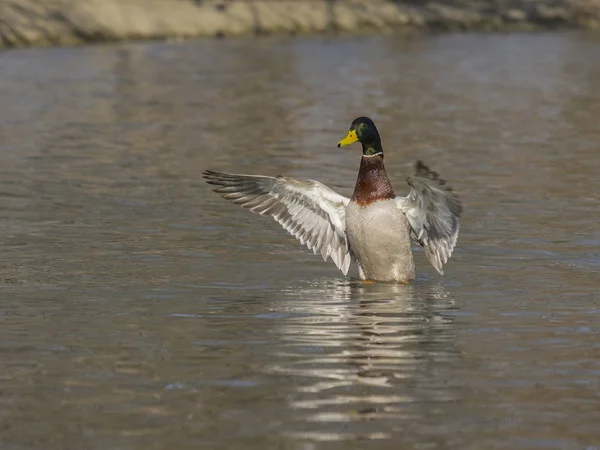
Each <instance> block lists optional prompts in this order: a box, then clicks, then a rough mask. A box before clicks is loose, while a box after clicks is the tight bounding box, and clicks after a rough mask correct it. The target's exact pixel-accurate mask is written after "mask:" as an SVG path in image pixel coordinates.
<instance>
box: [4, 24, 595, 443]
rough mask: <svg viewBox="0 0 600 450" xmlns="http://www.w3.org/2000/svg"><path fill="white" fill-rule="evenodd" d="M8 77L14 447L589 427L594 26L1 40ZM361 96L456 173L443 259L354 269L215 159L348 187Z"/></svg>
mask: <svg viewBox="0 0 600 450" xmlns="http://www.w3.org/2000/svg"><path fill="white" fill-rule="evenodd" d="M0 97H1V99H2V108H0V162H1V164H0V242H1V245H2V258H1V260H0V270H1V272H0V278H1V280H0V281H1V284H0V447H1V448H2V449H7V450H17V449H18V450H24V449H27V450H29V449H44V450H46V449H50V450H54V449H138V448H149V449H163V448H174V449H181V450H185V449H196V448H246V449H266V448H286V449H305V450H313V449H321V448H327V449H333V448H336V449H346V448H361V449H371V448H378V449H398V448H419V449H446V448H456V449H514V448H522V449H559V448H560V449H593V448H600V431H599V430H600V428H599V427H598V424H599V423H600V340H599V332H600V294H599V292H598V291H599V290H600V275H599V271H600V228H599V225H598V222H599V219H600V193H599V192H600V176H599V174H600V126H599V123H600V36H598V35H591V34H576V33H565V34H514V35H510V34H509V35H506V34H497V35H478V34H465V35H441V36H431V37H418V38H413V39H408V40H407V39H406V38H403V39H401V38H398V37H393V36H387V37H356V38H353V37H339V38H327V37H306V38H304V37H303V38H295V39H294V38H289V39H288V38H285V39H275V38H266V39H256V40H255V39H247V40H246V39H240V40H224V41H210V40H207V41H200V42H189V43H184V44H160V43H151V44H127V45H115V46H101V47H92V48H75V49H73V48H63V49H42V50H22V51H21V50H20V51H8V52H4V53H2V54H1V55H0ZM358 115H370V116H372V117H373V118H374V119H375V120H376V122H377V123H378V125H379V127H380V130H381V132H382V136H383V139H384V147H385V149H386V150H387V156H386V161H387V167H388V171H389V174H390V177H391V178H392V180H393V182H394V184H395V186H396V189H397V193H398V194H403V193H404V192H406V188H405V183H404V179H405V177H406V176H407V175H408V174H409V173H410V171H411V167H412V164H413V162H414V160H416V159H417V158H420V159H423V160H425V161H426V162H427V163H429V164H431V165H432V166H433V167H434V168H435V169H436V170H438V171H440V172H441V173H442V175H443V176H444V177H445V178H447V179H448V180H449V181H450V183H451V184H452V186H454V188H455V189H456V190H457V191H458V192H459V194H460V195H461V197H462V199H463V201H464V203H465V215H464V219H463V221H462V227H461V235H460V237H459V242H458V247H457V250H456V252H455V255H454V257H453V258H452V260H451V263H450V264H449V265H448V266H447V270H446V275H445V276H444V277H440V276H438V275H437V274H436V273H435V271H434V270H433V268H432V267H430V266H429V265H428V263H427V262H426V260H425V258H424V256H423V253H422V252H419V253H418V254H417V264H418V272H419V280H418V281H417V282H416V283H414V284H413V285H410V286H395V285H385V284H383V285H362V284H360V283H358V282H357V281H356V278H355V277H356V272H354V271H352V272H351V274H352V277H349V278H344V277H343V276H341V274H340V273H339V272H338V271H337V269H336V268H335V267H334V266H333V264H332V263H331V262H329V263H324V262H323V261H322V260H321V259H320V258H318V257H316V256H313V255H312V253H310V252H308V251H307V250H306V249H304V248H303V247H301V246H300V244H298V243H296V241H295V240H294V239H293V238H290V237H289V236H288V235H287V234H286V233H285V232H284V231H283V230H282V229H280V228H279V226H278V225H276V224H275V223H271V221H269V220H267V219H265V218H261V217H258V216H255V215H251V214H249V213H248V212H247V211H244V210H243V209H241V208H239V207H236V206H234V205H231V204H228V203H227V202H225V201H223V200H222V199H220V198H218V197H217V196H216V195H214V194H212V193H211V192H210V191H209V188H208V186H207V185H205V184H204V182H203V181H202V180H201V178H200V173H201V171H202V170H204V169H206V168H213V169H216V170H225V171H233V172H242V173H243V172H246V173H264V174H271V175H277V174H280V173H282V174H283V173H284V174H287V175H290V176H295V177H311V178H317V179H319V180H321V181H323V182H325V183H326V184H328V185H329V186H331V187H333V188H335V189H337V190H338V191H339V192H341V193H344V194H346V195H347V194H349V193H350V192H351V189H352V187H353V184H354V181H355V176H356V170H357V166H358V161H359V153H360V150H359V149H358V148H356V147H351V148H350V151H348V152H344V151H341V150H338V149H337V148H336V147H335V143H336V142H337V141H338V140H339V139H340V138H341V137H343V135H344V133H345V132H346V129H347V127H348V125H349V123H350V121H351V120H352V119H353V118H354V117H356V116H358ZM354 270H355V269H354ZM353 277H354V278H353Z"/></svg>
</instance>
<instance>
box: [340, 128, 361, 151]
mask: <svg viewBox="0 0 600 450" xmlns="http://www.w3.org/2000/svg"><path fill="white" fill-rule="evenodd" d="M355 142H358V136H357V135H356V130H350V131H348V136H346V137H345V138H344V139H342V140H341V141H340V142H338V145H337V146H338V147H345V146H346V145H350V144H354V143H355Z"/></svg>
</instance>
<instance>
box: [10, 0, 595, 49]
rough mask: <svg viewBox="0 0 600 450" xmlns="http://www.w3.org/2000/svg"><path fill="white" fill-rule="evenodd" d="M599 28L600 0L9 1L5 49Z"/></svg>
mask: <svg viewBox="0 0 600 450" xmlns="http://www.w3.org/2000/svg"><path fill="white" fill-rule="evenodd" d="M557 27H581V28H600V0H437V1H425V0H403V1H400V0H2V1H1V2H0V46H3V47H21V46H32V45H69V44H79V43H89V42H105V41H117V40H131V39H186V38H193V37H200V36H213V37H214V36H217V37H224V36H234V35H243V34H266V33H287V34H296V33H319V32H333V31H335V32H356V31H360V30H369V29H371V30H373V29H375V30H381V31H387V30H399V29H406V30H414V29H417V30H418V29H423V30H514V29H547V28H557Z"/></svg>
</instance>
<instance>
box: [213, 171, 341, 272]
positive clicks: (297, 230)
mask: <svg viewBox="0 0 600 450" xmlns="http://www.w3.org/2000/svg"><path fill="white" fill-rule="evenodd" d="M202 175H203V176H204V178H206V179H207V181H208V183H210V184H212V185H215V186H217V188H216V189H215V190H214V191H215V192H216V193H218V194H220V195H221V197H223V198H225V199H227V200H230V201H232V202H233V203H235V204H237V205H241V206H243V207H244V208H248V209H249V210H250V211H252V212H255V213H258V214H262V215H270V216H272V217H273V218H274V219H275V220H276V221H277V222H279V224H280V225H281V226H282V227H283V228H285V229H286V230H287V231H288V232H289V233H290V234H291V235H293V236H294V237H295V238H296V239H298V240H299V241H300V242H301V243H302V244H305V245H306V246H307V247H308V248H309V249H310V250H312V251H313V252H314V253H315V255H316V254H317V253H321V255H322V256H323V259H324V260H327V258H329V257H331V259H332V260H333V262H334V263H335V265H336V266H337V267H338V268H339V269H340V270H341V271H342V272H343V273H344V275H346V274H347V273H348V269H349V268H350V262H351V256H350V248H349V245H348V240H347V239H346V233H345V228H346V209H345V208H346V205H347V204H348V202H349V201H350V199H348V198H347V197H344V196H342V195H340V194H338V193H336V192H335V191H333V190H331V189H329V188H328V187H327V186H325V185H324V184H322V183H319V182H318V181H313V180H306V181H301V180H294V179H293V178H286V177H282V176H279V177H277V178H274V177H266V176H260V175H235V174H227V173H219V172H213V171H210V170H207V171H205V172H203V174H202Z"/></svg>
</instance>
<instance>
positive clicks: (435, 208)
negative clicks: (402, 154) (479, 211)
mask: <svg viewBox="0 0 600 450" xmlns="http://www.w3.org/2000/svg"><path fill="white" fill-rule="evenodd" d="M407 182H408V185H409V186H410V187H411V189H410V192H409V193H408V195H407V196H406V197H396V202H397V204H398V207H399V208H400V209H401V210H402V212H403V213H404V214H405V215H406V218H407V219H408V222H409V223H410V227H411V236H412V238H413V239H415V240H416V241H417V242H418V243H419V244H421V245H422V246H423V247H424V248H425V254H426V255H427V259H429V262H431V264H432V265H433V267H435V269H436V270H437V271H438V272H439V273H440V274H442V275H443V274H444V272H443V270H442V266H443V264H445V263H446V262H447V261H448V258H450V256H451V255H452V250H453V249H454V246H455V245H456V239H457V238H458V230H459V226H460V223H459V219H460V215H461V213H462V203H461V201H460V199H459V198H458V196H457V195H456V194H455V193H454V192H453V191H452V189H451V188H450V187H448V186H446V182H445V181H444V180H442V179H441V178H440V177H439V175H438V174H437V173H436V172H433V171H432V170H430V169H429V167H427V166H426V165H425V164H423V163H422V162H421V161H417V163H416V165H415V175H414V176H413V177H409V178H408V179H407Z"/></svg>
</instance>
